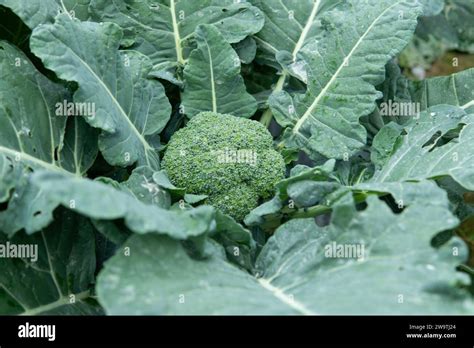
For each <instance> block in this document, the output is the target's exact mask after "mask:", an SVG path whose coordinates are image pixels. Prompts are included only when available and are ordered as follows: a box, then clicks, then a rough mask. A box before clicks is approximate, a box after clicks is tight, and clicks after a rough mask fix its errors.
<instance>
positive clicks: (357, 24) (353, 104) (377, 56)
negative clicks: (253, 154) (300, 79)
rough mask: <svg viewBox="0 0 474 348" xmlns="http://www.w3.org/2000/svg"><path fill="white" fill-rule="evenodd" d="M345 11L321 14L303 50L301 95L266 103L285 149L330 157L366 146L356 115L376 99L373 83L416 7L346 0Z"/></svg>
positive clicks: (404, 36) (412, 21) (406, 34)
mask: <svg viewBox="0 0 474 348" xmlns="http://www.w3.org/2000/svg"><path fill="white" fill-rule="evenodd" d="M350 5H351V6H350V8H349V9H346V10H344V11H341V10H339V9H334V10H332V11H330V12H328V13H326V14H325V15H324V16H323V23H324V27H325V29H326V33H325V35H324V36H323V37H321V38H319V39H318V40H317V41H311V42H310V43H308V44H307V45H306V46H304V47H303V48H302V50H301V51H300V53H299V55H298V61H299V62H300V63H301V64H303V66H304V68H305V69H304V71H305V73H306V75H307V82H308V86H307V87H308V88H307V92H306V94H304V95H296V96H294V97H292V96H290V95H289V94H288V93H286V92H284V91H282V92H279V93H275V94H274V95H273V96H272V97H271V98H270V101H269V103H270V106H271V108H272V111H273V113H274V115H275V117H276V119H277V121H278V123H279V124H280V125H281V126H283V127H285V128H286V130H285V132H284V135H283V138H284V141H285V143H286V144H287V145H288V146H290V147H298V148H301V149H303V150H304V151H306V152H308V153H310V152H314V151H317V152H319V153H321V154H323V155H324V156H326V157H330V158H345V157H347V156H349V155H351V154H353V153H355V152H356V151H357V150H358V149H359V148H360V147H362V146H363V145H364V144H365V141H366V131H365V128H364V127H363V126H362V125H360V124H359V118H360V117H361V116H364V115H368V114H370V113H371V112H372V111H373V110H374V108H375V101H376V100H377V99H378V98H380V97H381V94H380V92H378V91H377V90H376V89H375V87H374V86H376V85H379V84H380V83H381V82H382V81H383V79H384V66H385V64H386V63H387V62H388V61H389V60H390V58H391V57H393V56H394V55H395V54H396V53H398V52H399V51H400V50H401V49H402V48H403V47H404V46H405V45H406V44H407V42H408V40H409V39H410V37H411V36H412V33H413V30H414V29H415V26H416V23H417V22H416V18H417V16H418V14H419V13H420V11H421V10H420V7H419V6H418V5H417V4H416V3H413V2H411V1H405V0H399V1H395V2H393V1H388V0H383V1H381V0H376V1H375V0H374V1H364V2H362V1H350Z"/></svg>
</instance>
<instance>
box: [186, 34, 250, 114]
mask: <svg viewBox="0 0 474 348" xmlns="http://www.w3.org/2000/svg"><path fill="white" fill-rule="evenodd" d="M195 36H196V41H197V45H198V47H197V49H195V50H194V51H193V52H192V53H191V55H190V56H189V62H188V65H187V66H186V68H185V69H184V79H185V87H184V91H183V93H182V105H183V107H184V113H185V114H186V115H187V116H188V117H193V116H195V115H197V114H198V113H199V112H201V111H214V112H219V113H223V114H233V115H235V116H241V117H250V116H252V115H253V114H254V113H255V111H256V110H257V102H256V100H255V98H254V97H252V96H251V95H250V94H248V93H247V92H246V91H245V84H244V80H243V78H242V76H241V75H240V60H239V56H238V55H237V53H236V52H235V51H234V49H233V48H232V46H231V45H230V44H229V43H227V41H226V40H225V38H224V37H223V36H222V34H220V33H219V30H218V29H217V28H216V27H214V26H211V25H202V26H199V27H198V28H197V29H196V34H195Z"/></svg>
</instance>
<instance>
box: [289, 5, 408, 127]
mask: <svg viewBox="0 0 474 348" xmlns="http://www.w3.org/2000/svg"><path fill="white" fill-rule="evenodd" d="M401 2H402V1H397V2H396V3H394V4H392V5H390V6H389V7H387V8H386V9H385V10H383V11H382V13H380V14H379V15H378V16H377V18H375V20H374V21H373V22H372V23H371V24H370V26H369V27H368V28H367V29H366V31H365V32H364V34H363V35H362V36H361V37H360V38H359V39H358V40H357V42H356V44H355V45H354V47H352V49H351V51H350V52H349V53H348V54H347V55H346V56H345V57H344V59H343V61H342V63H341V64H340V65H339V67H338V69H337V70H336V72H335V73H334V75H333V76H332V77H331V79H330V80H329V81H328V83H327V84H326V85H325V86H324V88H323V89H322V90H321V92H319V94H318V95H317V97H316V98H315V100H314V101H313V103H312V104H311V105H310V106H309V107H308V109H307V110H306V111H305V113H304V114H303V116H301V118H300V119H299V120H298V122H296V124H295V127H294V128H293V130H292V133H294V134H296V133H300V132H299V129H300V128H301V126H302V125H303V124H304V123H305V122H306V120H307V119H308V117H309V116H310V115H311V114H312V112H313V111H314V109H315V108H316V107H317V106H318V104H319V101H320V100H321V99H322V97H323V96H324V95H325V94H326V92H327V91H328V89H329V88H330V87H331V86H332V84H333V83H334V81H336V79H337V77H338V76H339V74H340V73H341V71H342V70H343V68H344V67H345V66H347V62H348V61H349V59H350V58H351V57H352V56H353V55H354V53H355V51H356V50H357V49H358V48H359V46H360V44H361V43H362V42H363V41H364V39H365V38H366V36H367V35H368V34H369V33H370V32H371V31H372V29H373V27H374V26H375V24H376V23H377V22H378V21H379V20H380V19H381V18H382V17H383V16H384V15H385V14H386V13H387V12H388V11H389V10H390V9H392V8H393V7H395V6H397V5H399V4H400V3H401Z"/></svg>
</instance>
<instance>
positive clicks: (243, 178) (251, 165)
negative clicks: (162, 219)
mask: <svg viewBox="0 0 474 348" xmlns="http://www.w3.org/2000/svg"><path fill="white" fill-rule="evenodd" d="M162 165H163V169H165V170H166V172H167V173H168V175H169V178H170V180H171V182H172V183H173V184H174V185H176V186H178V187H182V188H184V189H185V190H186V192H187V193H192V194H205V195H208V198H207V200H206V201H205V203H206V204H210V205H213V206H214V207H216V208H217V209H219V210H220V211H222V212H223V213H226V214H228V215H230V216H232V217H233V218H234V219H236V220H237V221H241V220H243V218H244V217H245V215H247V214H248V213H249V212H250V211H251V210H252V209H254V208H255V207H257V205H258V204H259V201H260V200H262V199H268V198H270V197H271V195H272V194H273V189H274V184H275V183H277V182H278V181H279V180H281V179H283V178H284V175H285V163H284V160H283V157H282V156H281V154H280V153H279V152H277V151H275V150H274V148H273V138H272V136H271V134H270V133H269V132H268V130H267V129H266V128H265V126H263V125H262V124H261V123H259V122H257V121H252V120H248V119H244V118H239V117H235V116H232V115H226V114H218V113H215V112H202V113H200V114H199V115H196V116H195V117H193V118H192V119H191V120H190V121H189V122H188V124H187V125H186V127H185V128H182V129H180V130H178V131H177V132H176V133H175V134H173V136H172V137H171V139H170V141H169V143H168V147H167V149H166V152H165V155H164V157H163V161H162Z"/></svg>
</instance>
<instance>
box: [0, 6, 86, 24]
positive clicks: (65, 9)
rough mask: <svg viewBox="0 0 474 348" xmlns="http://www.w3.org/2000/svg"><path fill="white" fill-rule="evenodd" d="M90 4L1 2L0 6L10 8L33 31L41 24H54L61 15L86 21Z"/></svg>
mask: <svg viewBox="0 0 474 348" xmlns="http://www.w3.org/2000/svg"><path fill="white" fill-rule="evenodd" d="M89 3H90V0H27V1H18V0H0V5H2V6H5V7H8V8H10V9H11V10H12V11H13V12H14V13H15V14H16V15H17V16H18V17H20V18H21V19H22V20H23V21H24V22H25V24H26V25H27V26H28V27H29V28H30V29H32V30H33V29H34V28H36V27H37V26H38V25H40V24H45V23H53V22H54V17H56V15H58V14H59V13H67V14H68V16H71V17H75V18H78V19H81V20H86V19H87V18H89V14H88V10H87V9H88V7H89Z"/></svg>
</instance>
